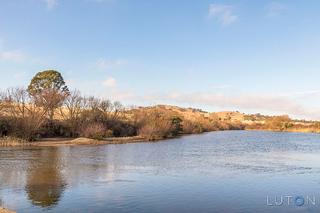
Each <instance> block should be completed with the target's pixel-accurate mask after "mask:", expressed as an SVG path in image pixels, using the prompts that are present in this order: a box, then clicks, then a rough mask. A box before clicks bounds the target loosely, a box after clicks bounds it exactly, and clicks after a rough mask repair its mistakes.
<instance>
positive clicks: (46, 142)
mask: <svg viewBox="0 0 320 213" xmlns="http://www.w3.org/2000/svg"><path fill="white" fill-rule="evenodd" d="M246 130H247V131H275V132H297V133H318V134H319V133H320V131H319V130H314V129H308V128H305V129H287V130H275V129H246ZM233 131H238V130H233ZM183 135H190V134H183ZM183 135H180V136H183ZM191 135H192V134H191ZM177 137H179V136H177ZM171 138H174V137H171ZM166 139H170V138H162V139H157V140H148V139H146V138H144V137H141V136H132V137H110V138H105V139H103V140H96V139H90V138H84V137H80V138H45V139H41V140H38V141H33V142H27V141H24V140H21V139H17V138H10V137H7V138H2V139H0V147H1V146H2V147H5V146H6V147H8V146H42V147H45V146H77V145H106V144H126V143H138V142H154V141H162V140H166Z"/></svg>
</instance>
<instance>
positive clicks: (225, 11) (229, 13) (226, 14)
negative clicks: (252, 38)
mask: <svg viewBox="0 0 320 213" xmlns="http://www.w3.org/2000/svg"><path fill="white" fill-rule="evenodd" d="M233 10H234V8H233V6H230V5H225V4H210V5H209V18H215V19H217V21H218V22H219V23H220V24H222V25H224V26H226V25H230V24H232V23H234V22H235V21H237V20H238V16H237V15H235V14H234V11H233Z"/></svg>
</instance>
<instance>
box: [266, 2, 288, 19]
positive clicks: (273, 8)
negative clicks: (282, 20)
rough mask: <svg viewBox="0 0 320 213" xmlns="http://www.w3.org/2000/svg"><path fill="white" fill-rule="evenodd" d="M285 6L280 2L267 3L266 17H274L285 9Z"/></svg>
mask: <svg viewBox="0 0 320 213" xmlns="http://www.w3.org/2000/svg"><path fill="white" fill-rule="evenodd" d="M286 9H287V8H286V6H285V5H284V4H282V3H280V2H271V3H270V4H268V5H267V7H266V10H267V16H268V17H275V16H279V15H281V14H282V13H283V12H284V11H285V10H286Z"/></svg>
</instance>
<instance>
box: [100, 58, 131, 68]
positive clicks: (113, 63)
mask: <svg viewBox="0 0 320 213" xmlns="http://www.w3.org/2000/svg"><path fill="white" fill-rule="evenodd" d="M126 63H127V61H126V60H123V59H115V60H109V59H105V58H100V59H98V60H97V62H96V64H97V67H98V68H99V69H102V70H106V69H113V68H115V67H119V66H122V65H125V64H126Z"/></svg>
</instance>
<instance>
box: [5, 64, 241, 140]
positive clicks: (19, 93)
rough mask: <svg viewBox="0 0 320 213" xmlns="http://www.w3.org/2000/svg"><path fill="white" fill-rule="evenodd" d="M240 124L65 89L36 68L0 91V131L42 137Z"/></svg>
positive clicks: (156, 135)
mask: <svg viewBox="0 0 320 213" xmlns="http://www.w3.org/2000/svg"><path fill="white" fill-rule="evenodd" d="M232 128H234V129H237V128H240V127H237V126H230V125H227V126H226V124H222V123H217V121H216V120H210V119H206V118H202V119H198V120H197V121H191V120H187V119H184V118H183V117H182V116H180V115H178V114H176V113H172V112H170V111H163V110H159V109H156V108H150V109H141V108H130V109H128V108H125V107H124V106H123V105H122V104H121V103H120V102H112V101H110V100H107V99H102V98H96V97H86V96H83V95H82V94H81V93H80V92H79V91H78V90H70V89H69V88H68V86H67V85H66V83H65V81H64V79H63V77H62V75H61V73H59V72H58V71H55V70H46V71H42V72H39V73H37V74H36V75H35V76H34V77H33V78H32V80H31V82H30V84H29V85H28V87H27V88H9V89H7V90H5V91H2V92H1V94H0V136H1V137H8V136H10V137H15V138H21V139H23V140H27V141H34V140H36V139H39V138H43V137H72V138H75V137H87V138H94V139H104V138H106V137H125V136H136V135H140V136H143V137H145V138H146V139H148V140H156V139H161V138H167V137H174V136H177V135H180V134H183V133H200V132H204V131H212V130H217V129H232Z"/></svg>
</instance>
